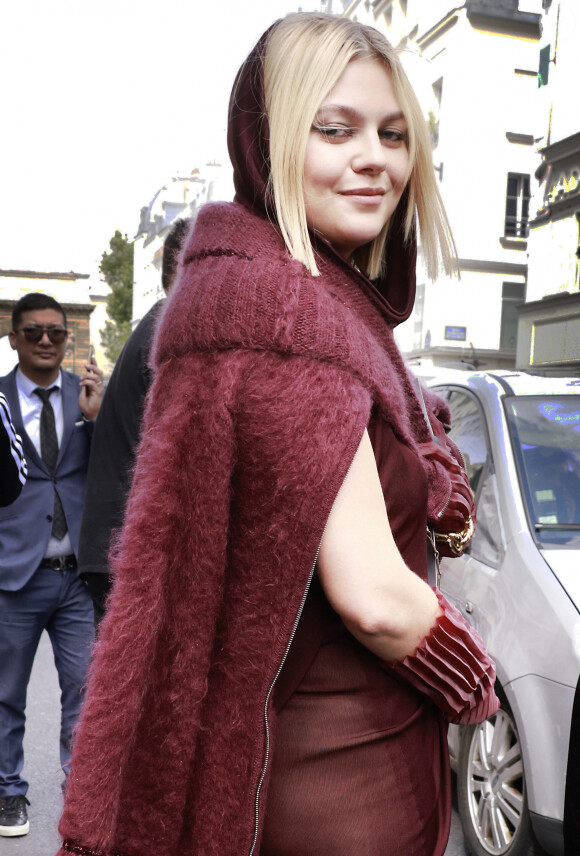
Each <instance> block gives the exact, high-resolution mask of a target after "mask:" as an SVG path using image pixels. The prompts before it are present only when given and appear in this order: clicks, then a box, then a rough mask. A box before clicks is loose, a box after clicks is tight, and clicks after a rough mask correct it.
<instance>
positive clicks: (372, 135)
mask: <svg viewBox="0 0 580 856" xmlns="http://www.w3.org/2000/svg"><path fill="white" fill-rule="evenodd" d="M359 142H360V149H359V151H358V152H357V154H356V156H355V157H354V158H353V164H352V165H353V169H354V170H355V171H356V172H369V173H371V174H373V175H376V174H378V173H381V172H383V171H384V170H385V169H386V166H387V157H388V149H387V148H386V147H385V146H384V145H383V143H382V141H381V138H380V137H379V135H378V133H377V132H376V131H372V132H371V131H369V132H368V133H365V134H361V135H360V136H359Z"/></svg>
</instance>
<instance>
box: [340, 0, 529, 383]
mask: <svg viewBox="0 0 580 856" xmlns="http://www.w3.org/2000/svg"><path fill="white" fill-rule="evenodd" d="M345 14H347V15H348V16H349V17H353V18H357V19H359V20H361V21H364V22H365V23H370V24H372V25H373V26H375V27H377V28H378V29H380V30H382V31H383V32H385V34H386V36H387V38H389V40H390V41H391V42H392V43H393V44H395V45H397V46H398V47H399V48H400V50H401V58H402V61H403V64H404V65H405V67H406V69H407V73H408V74H409V77H410V78H411V81H412V83H413V85H414V87H415V90H416V92H417V94H418V96H419V100H420V101H421V104H422V107H423V110H424V113H425V115H426V117H427V121H428V124H429V128H430V131H431V138H432V146H433V163H434V168H435V170H436V174H437V178H438V181H439V186H440V191H441V194H442V197H443V200H444V202H445V207H446V210H447V213H448V216H449V220H450V222H451V227H452V229H453V233H454V236H455V240H456V244H457V251H458V256H459V268H460V279H458V280H457V279H448V278H440V279H439V280H438V281H437V282H431V281H429V280H428V279H427V277H426V275H425V273H424V271H423V270H422V267H421V264H419V266H418V280H417V283H418V288H417V301H416V305H415V310H414V313H413V316H412V317H411V318H410V319H409V321H408V322H406V323H405V324H404V325H402V326H401V328H400V330H399V332H398V338H399V343H400V345H401V347H402V348H403V350H404V351H405V352H406V353H407V355H408V358H409V360H410V361H425V362H430V361H431V362H433V363H434V364H437V365H449V364H456V363H458V362H464V363H467V364H471V365H475V367H477V368H498V367H502V368H513V367H514V365H515V360H516V342H517V327H518V315H517V306H518V305H519V304H521V303H523V302H524V301H525V299H526V290H527V274H528V260H527V250H528V221H529V199H530V187H531V179H532V176H533V173H534V170H535V169H536V167H537V162H538V155H537V145H538V140H537V139H536V133H535V128H536V123H535V122H534V105H535V100H534V99H535V96H536V93H537V86H538V83H537V80H538V57H539V46H540V39H541V33H542V27H541V23H542V14H543V9H542V0H520V2H519V3H518V0H466V2H464V3H461V4H460V3H453V2H449V0H428V2H426V0H375V2H367V0H353V2H352V3H351V4H350V6H348V7H347V9H346V10H345Z"/></svg>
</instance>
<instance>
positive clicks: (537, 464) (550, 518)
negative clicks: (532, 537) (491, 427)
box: [505, 395, 580, 543]
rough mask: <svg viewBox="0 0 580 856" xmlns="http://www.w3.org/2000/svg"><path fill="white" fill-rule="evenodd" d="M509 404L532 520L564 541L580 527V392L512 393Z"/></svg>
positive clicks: (541, 531) (544, 536) (547, 535)
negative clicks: (548, 393) (533, 394)
mask: <svg viewBox="0 0 580 856" xmlns="http://www.w3.org/2000/svg"><path fill="white" fill-rule="evenodd" d="M505 407H506V413H507V417H508V425H509V428H510V433H511V435H512V440H513V444H514V451H515V453H516V461H517V464H518V468H519V471H520V478H521V480H522V486H523V494H524V499H525V501H526V505H527V508H528V514H529V517H530V520H531V523H532V525H533V527H534V529H535V531H536V533H537V534H538V536H539V537H540V540H543V541H550V542H554V543H564V542H566V541H567V540H569V538H570V537H572V533H575V531H576V530H578V529H579V528H580V396H576V395H566V396H515V397H506V399H505ZM574 537H577V536H574Z"/></svg>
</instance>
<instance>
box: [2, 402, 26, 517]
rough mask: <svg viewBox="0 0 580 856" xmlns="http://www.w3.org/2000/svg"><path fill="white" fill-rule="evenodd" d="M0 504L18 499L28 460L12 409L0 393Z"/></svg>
mask: <svg viewBox="0 0 580 856" xmlns="http://www.w3.org/2000/svg"><path fill="white" fill-rule="evenodd" d="M0 473H1V476H0V506H2V507H4V506H6V505H11V504H12V503H13V502H14V500H15V499H18V497H19V496H20V492H21V490H22V487H23V485H24V483H25V481H26V475H27V470H26V460H25V458H24V454H23V452H22V440H21V439H20V437H19V435H18V434H17V433H16V431H15V429H14V425H13V424H12V419H11V417H10V409H9V407H8V402H7V401H6V399H5V397H4V396H3V395H2V393H0Z"/></svg>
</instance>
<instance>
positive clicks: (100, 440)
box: [79, 218, 190, 626]
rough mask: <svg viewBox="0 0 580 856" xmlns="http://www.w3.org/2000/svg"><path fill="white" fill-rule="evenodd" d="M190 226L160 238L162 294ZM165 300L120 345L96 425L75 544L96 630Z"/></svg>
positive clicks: (179, 224)
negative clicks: (83, 502) (110, 548)
mask: <svg viewBox="0 0 580 856" xmlns="http://www.w3.org/2000/svg"><path fill="white" fill-rule="evenodd" d="M189 226H190V220H189V219H185V218H182V219H179V220H177V221H176V222H175V223H174V224H173V227H172V229H171V231H170V232H169V233H168V235H167V237H166V239H165V243H164V246H163V262H162V270H161V282H162V285H163V288H164V290H165V292H166V294H167V293H168V292H169V289H170V288H171V286H172V284H173V280H174V278H175V274H176V272H177V261H178V255H179V250H180V249H181V244H182V242H183V239H184V237H185V234H186V233H187V231H188V229H189ZM164 302H165V301H164V300H159V301H158V302H157V303H156V304H155V305H154V306H152V307H151V309H150V310H149V312H148V313H147V314H146V315H145V316H144V317H143V318H142V319H141V321H140V322H139V324H138V325H137V327H136V328H135V330H134V331H133V333H132V334H131V336H130V337H129V339H128V340H127V342H126V343H125V346H124V348H123V350H122V351H121V354H120V355H119V358H118V360H117V362H116V364H115V368H114V369H113V373H112V375H111V378H110V380H109V383H108V385H107V390H106V393H105V396H104V399H103V403H102V406H101V410H100V413H99V418H98V419H97V424H96V426H95V433H94V436H93V442H92V447H91V457H90V460H89V472H88V479H87V493H86V500H85V506H84V511H83V519H82V524H81V535H80V545H79V575H80V576H81V577H82V578H83V579H84V580H86V582H87V585H88V588H89V592H90V594H91V598H92V600H93V608H94V612H95V626H98V624H99V622H100V620H101V618H102V617H103V615H104V612H105V601H106V598H107V595H108V593H109V591H110V589H111V585H112V578H111V575H110V572H109V560H108V556H109V547H110V543H111V536H112V535H113V534H114V533H115V531H116V530H118V529H120V527H121V524H122V522H123V514H124V510H125V500H126V497H127V494H128V492H129V488H130V486H131V479H132V471H133V464H134V458H135V450H136V447H137V443H138V441H139V433H140V429H141V419H142V416H143V410H144V405H145V397H146V395H147V392H148V390H149V386H150V384H151V372H150V369H149V365H148V362H149V348H150V346H151V341H152V338H153V332H154V329H155V324H156V321H157V319H158V317H159V314H160V310H161V307H162V305H163V303H164Z"/></svg>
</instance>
